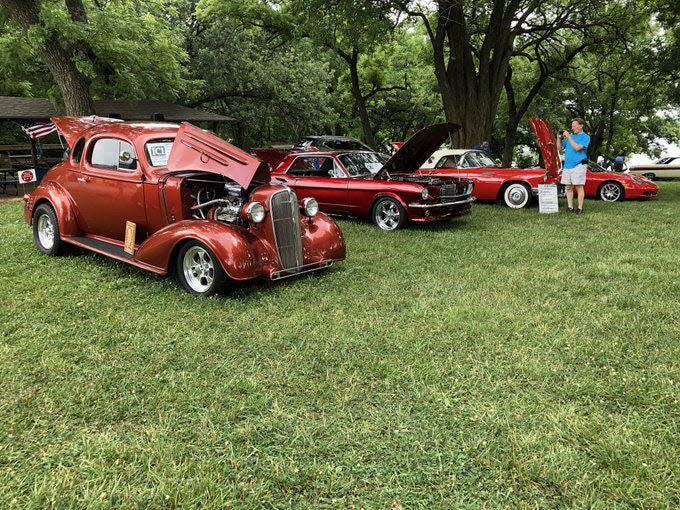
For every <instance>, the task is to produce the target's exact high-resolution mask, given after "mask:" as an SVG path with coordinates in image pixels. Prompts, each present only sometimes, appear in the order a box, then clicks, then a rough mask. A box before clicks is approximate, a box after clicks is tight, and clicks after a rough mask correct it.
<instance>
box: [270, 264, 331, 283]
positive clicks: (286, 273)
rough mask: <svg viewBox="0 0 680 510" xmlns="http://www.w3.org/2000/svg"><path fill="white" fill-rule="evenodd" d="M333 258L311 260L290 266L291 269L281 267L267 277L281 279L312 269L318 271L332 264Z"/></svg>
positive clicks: (308, 271)
mask: <svg viewBox="0 0 680 510" xmlns="http://www.w3.org/2000/svg"><path fill="white" fill-rule="evenodd" d="M333 262H335V261H334V260H324V261H322V262H313V263H312V264H305V265H304V266H300V267H296V268H291V269H281V270H280V271H274V272H273V273H271V274H270V275H269V278H270V279H271V280H272V281H274V280H283V279H284V278H290V277H291V276H298V275H301V274H305V273H312V272H314V271H320V270H321V269H327V268H329V267H331V266H332V265H333Z"/></svg>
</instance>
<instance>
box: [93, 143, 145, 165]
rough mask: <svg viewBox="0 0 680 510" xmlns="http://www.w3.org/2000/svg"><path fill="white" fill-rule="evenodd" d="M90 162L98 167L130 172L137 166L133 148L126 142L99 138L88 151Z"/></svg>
mask: <svg viewBox="0 0 680 510" xmlns="http://www.w3.org/2000/svg"><path fill="white" fill-rule="evenodd" d="M90 163H91V164H92V166H96V167H98V168H106V169H108V170H120V171H123V172H131V171H134V170H135V169H136V168H137V155H136V154H135V149H134V147H132V145H130V144H129V143H127V142H123V141H122V140H115V139H113V138H100V139H99V140H96V141H95V142H94V147H92V151H91V152H90Z"/></svg>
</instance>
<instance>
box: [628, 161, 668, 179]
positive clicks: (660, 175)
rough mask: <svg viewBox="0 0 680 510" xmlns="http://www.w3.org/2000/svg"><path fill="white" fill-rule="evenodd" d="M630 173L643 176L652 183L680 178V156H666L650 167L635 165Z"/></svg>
mask: <svg viewBox="0 0 680 510" xmlns="http://www.w3.org/2000/svg"><path fill="white" fill-rule="evenodd" d="M629 172H630V173H631V174H638V175H642V176H643V177H646V178H647V179H649V180H652V181H655V180H657V179H670V178H679V177H680V156H666V157H663V158H661V159H660V160H658V161H656V162H654V163H651V164H649V165H635V166H633V167H631V168H630V170H629Z"/></svg>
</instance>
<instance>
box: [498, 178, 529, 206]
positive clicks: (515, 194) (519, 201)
mask: <svg viewBox="0 0 680 510" xmlns="http://www.w3.org/2000/svg"><path fill="white" fill-rule="evenodd" d="M530 196H531V195H530V191H529V190H528V189H527V188H526V186H524V185H522V184H511V185H510V186H508V187H507V189H506V190H505V193H504V198H505V205H507V206H508V207H510V208H511V209H521V208H522V207H524V206H526V205H527V204H528V203H529V198H530Z"/></svg>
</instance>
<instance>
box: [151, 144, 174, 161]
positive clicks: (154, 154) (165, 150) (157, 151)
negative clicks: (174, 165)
mask: <svg viewBox="0 0 680 510" xmlns="http://www.w3.org/2000/svg"><path fill="white" fill-rule="evenodd" d="M170 149H172V142H150V143H147V144H146V151H147V153H148V154H149V160H151V165H152V166H166V165H167V164H168V156H170Z"/></svg>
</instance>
